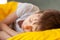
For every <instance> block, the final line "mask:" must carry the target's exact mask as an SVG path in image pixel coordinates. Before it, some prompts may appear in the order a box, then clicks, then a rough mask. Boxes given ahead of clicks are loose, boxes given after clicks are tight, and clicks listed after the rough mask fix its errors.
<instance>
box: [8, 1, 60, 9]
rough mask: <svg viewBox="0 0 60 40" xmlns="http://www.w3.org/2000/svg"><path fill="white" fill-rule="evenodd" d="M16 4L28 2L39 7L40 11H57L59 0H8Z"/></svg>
mask: <svg viewBox="0 0 60 40" xmlns="http://www.w3.org/2000/svg"><path fill="white" fill-rule="evenodd" d="M9 1H18V2H29V3H33V4H35V5H37V6H39V8H40V9H48V8H49V9H57V10H60V0H8V2H9Z"/></svg>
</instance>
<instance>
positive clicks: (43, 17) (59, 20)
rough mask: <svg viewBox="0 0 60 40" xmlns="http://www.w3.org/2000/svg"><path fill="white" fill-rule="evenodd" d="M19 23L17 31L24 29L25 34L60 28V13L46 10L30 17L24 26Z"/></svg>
mask: <svg viewBox="0 0 60 40" xmlns="http://www.w3.org/2000/svg"><path fill="white" fill-rule="evenodd" d="M17 21H18V23H17V24H18V26H17V27H16V28H17V29H19V27H20V28H22V29H23V31H24V32H31V31H41V30H48V29H55V28H60V11H57V10H51V9H49V10H44V11H40V12H38V13H35V14H32V15H30V16H29V17H28V18H26V19H25V20H24V21H23V23H22V25H20V24H21V22H19V19H18V20H17Z"/></svg>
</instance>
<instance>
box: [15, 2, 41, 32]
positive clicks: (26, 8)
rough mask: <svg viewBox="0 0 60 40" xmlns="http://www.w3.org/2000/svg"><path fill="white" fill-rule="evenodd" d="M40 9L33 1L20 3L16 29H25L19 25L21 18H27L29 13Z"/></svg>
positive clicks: (19, 30)
mask: <svg viewBox="0 0 60 40" xmlns="http://www.w3.org/2000/svg"><path fill="white" fill-rule="evenodd" d="M39 11H40V9H39V8H38V7H37V6H35V5H33V4H31V3H18V8H17V11H16V14H17V16H18V17H19V18H18V19H17V20H16V27H15V29H16V31H18V32H22V31H23V30H22V29H21V28H20V27H19V25H18V22H19V21H20V20H25V19H26V18H27V17H28V16H29V15H31V14H33V13H36V12H39Z"/></svg>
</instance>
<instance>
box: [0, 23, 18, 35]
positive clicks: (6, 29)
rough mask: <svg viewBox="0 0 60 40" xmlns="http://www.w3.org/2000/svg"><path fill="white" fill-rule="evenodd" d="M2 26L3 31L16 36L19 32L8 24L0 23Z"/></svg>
mask: <svg viewBox="0 0 60 40" xmlns="http://www.w3.org/2000/svg"><path fill="white" fill-rule="evenodd" d="M0 26H1V29H2V31H5V32H6V33H7V34H9V35H10V36H14V35H16V34H18V33H17V32H16V31H14V30H12V29H11V28H9V27H8V26H7V25H6V24H0Z"/></svg>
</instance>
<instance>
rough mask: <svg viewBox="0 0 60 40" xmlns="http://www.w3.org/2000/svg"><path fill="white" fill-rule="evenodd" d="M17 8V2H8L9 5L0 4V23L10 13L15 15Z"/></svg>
mask: <svg viewBox="0 0 60 40" xmlns="http://www.w3.org/2000/svg"><path fill="white" fill-rule="evenodd" d="M16 8H17V2H8V3H7V4H0V21H2V20H3V19H4V18H5V17H6V16H8V15H9V14H10V13H13V12H14V11H15V10H16Z"/></svg>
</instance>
